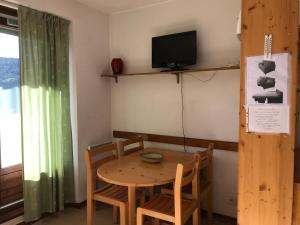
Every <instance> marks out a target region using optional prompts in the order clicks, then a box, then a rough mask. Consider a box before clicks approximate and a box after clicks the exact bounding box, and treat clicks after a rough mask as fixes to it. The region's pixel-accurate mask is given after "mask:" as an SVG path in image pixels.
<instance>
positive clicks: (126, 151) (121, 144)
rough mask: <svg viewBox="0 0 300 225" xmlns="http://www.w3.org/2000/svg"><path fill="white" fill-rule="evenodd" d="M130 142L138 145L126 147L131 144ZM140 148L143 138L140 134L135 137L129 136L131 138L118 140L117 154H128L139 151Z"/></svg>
mask: <svg viewBox="0 0 300 225" xmlns="http://www.w3.org/2000/svg"><path fill="white" fill-rule="evenodd" d="M132 144H138V146H137V147H133V148H126V147H127V146H129V145H132ZM142 149H144V139H143V137H142V136H138V137H135V138H131V139H128V140H125V141H120V142H119V155H120V156H124V155H128V154H131V153H133V152H136V151H140V150H142Z"/></svg>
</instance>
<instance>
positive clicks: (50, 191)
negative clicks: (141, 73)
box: [18, 7, 74, 222]
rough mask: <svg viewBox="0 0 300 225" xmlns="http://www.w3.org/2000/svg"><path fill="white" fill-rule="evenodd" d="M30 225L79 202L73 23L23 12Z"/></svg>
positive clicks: (24, 127)
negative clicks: (72, 105) (73, 128)
mask: <svg viewBox="0 0 300 225" xmlns="http://www.w3.org/2000/svg"><path fill="white" fill-rule="evenodd" d="M18 20H19V38H20V67H21V68H20V73H21V102H22V144H23V168H24V172H23V173H24V176H23V179H24V210H25V213H24V215H25V221H26V222H29V221H33V220H36V219H38V218H40V217H41V215H42V214H43V213H45V212H49V213H52V212H56V211H58V210H62V209H63V208H64V203H66V202H72V201H73V200H74V173H73V156H72V135H71V122H70V121H71V120H70V98H69V21H67V20H65V19H62V18H59V17H57V16H53V15H51V14H47V13H44V12H39V11H36V10H33V9H30V8H27V7H19V10H18Z"/></svg>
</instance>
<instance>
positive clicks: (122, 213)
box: [120, 204, 127, 225]
mask: <svg viewBox="0 0 300 225" xmlns="http://www.w3.org/2000/svg"><path fill="white" fill-rule="evenodd" d="M126 208H127V207H126V205H125V204H124V205H120V225H126V224H127V216H126V215H127V212H126Z"/></svg>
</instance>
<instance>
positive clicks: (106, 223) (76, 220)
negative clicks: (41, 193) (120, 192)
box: [34, 206, 236, 225]
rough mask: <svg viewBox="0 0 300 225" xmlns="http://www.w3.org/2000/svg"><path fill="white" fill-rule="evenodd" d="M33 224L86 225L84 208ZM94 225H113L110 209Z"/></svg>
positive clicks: (230, 224)
mask: <svg viewBox="0 0 300 225" xmlns="http://www.w3.org/2000/svg"><path fill="white" fill-rule="evenodd" d="M34 224H35V225H86V208H81V209H76V208H67V209H65V210H64V211H63V212H60V213H56V214H54V215H51V216H47V217H45V218H43V219H42V220H40V221H38V222H36V223H34ZM188 224H190V223H188ZM205 224H206V223H205V215H204V216H203V223H202V225H205ZM94 225H113V223H112V209H111V207H108V206H102V207H101V208H99V209H97V210H96V213H95V223H94ZM214 225H236V221H235V220H233V219H229V218H225V217H221V216H216V217H215V218H214Z"/></svg>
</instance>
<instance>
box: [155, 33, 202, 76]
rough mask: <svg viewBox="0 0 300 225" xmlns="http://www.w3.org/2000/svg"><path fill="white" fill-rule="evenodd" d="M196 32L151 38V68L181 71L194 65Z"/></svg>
mask: <svg viewBox="0 0 300 225" xmlns="http://www.w3.org/2000/svg"><path fill="white" fill-rule="evenodd" d="M196 60H197V32H196V31H188V32H183V33H177V34H169V35H165V36H159V37H153V38H152V67H153V68H170V69H172V70H176V69H183V68H184V67H186V66H189V65H194V64H196Z"/></svg>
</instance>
